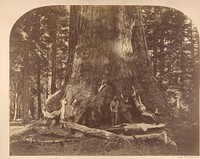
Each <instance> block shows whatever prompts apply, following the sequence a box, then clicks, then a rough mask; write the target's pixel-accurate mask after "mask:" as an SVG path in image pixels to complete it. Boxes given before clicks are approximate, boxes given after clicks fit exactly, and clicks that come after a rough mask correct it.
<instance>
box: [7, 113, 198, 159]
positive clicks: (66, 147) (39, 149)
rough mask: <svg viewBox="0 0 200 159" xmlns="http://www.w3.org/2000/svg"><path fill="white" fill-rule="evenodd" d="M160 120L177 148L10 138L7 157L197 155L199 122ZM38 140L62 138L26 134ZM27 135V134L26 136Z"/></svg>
mask: <svg viewBox="0 0 200 159" xmlns="http://www.w3.org/2000/svg"><path fill="white" fill-rule="evenodd" d="M160 121H164V122H165V124H166V130H165V131H166V132H167V134H168V136H169V137H170V138H171V139H173V140H174V141H175V142H176V144H177V147H178V150H177V151H176V150H175V149H174V147H171V146H169V145H166V144H164V143H163V142H161V141H158V140H148V141H133V142H130V141H124V140H120V139H119V140H116V141H108V140H104V139H99V138H95V137H86V138H84V139H83V138H82V139H78V140H68V141H65V142H59V143H37V142H32V143H30V142H25V141H21V142H12V141H14V140H16V139H19V137H15V138H11V139H10V141H11V142H12V143H11V144H10V155H14V156H18V155H20V156H23V155H30V156H38V155H59V156H64V155H84V156H85V155H87V156H91V155H92V156H98V155H106V156H113V155H138V156H140V155H145V156H146V155H155V156H156V155H161V156H162V155H199V129H198V128H199V127H198V123H195V122H194V120H193V119H192V118H191V117H190V118H188V115H186V116H182V117H179V118H174V117H171V118H169V117H160ZM21 127H23V125H21V124H17V123H11V126H10V130H11V132H12V133H13V132H15V131H17V130H19V129H20V128H21ZM29 133H30V134H29V135H34V137H36V138H37V139H42V140H46V139H51V140H56V139H61V138H60V137H58V136H42V135H37V134H35V132H29ZM26 135H27V134H26Z"/></svg>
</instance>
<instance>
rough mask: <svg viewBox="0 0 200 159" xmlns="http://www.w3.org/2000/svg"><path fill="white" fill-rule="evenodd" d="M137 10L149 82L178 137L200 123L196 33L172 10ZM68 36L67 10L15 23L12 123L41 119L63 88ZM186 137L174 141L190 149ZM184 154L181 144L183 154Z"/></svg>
mask: <svg viewBox="0 0 200 159" xmlns="http://www.w3.org/2000/svg"><path fill="white" fill-rule="evenodd" d="M141 11H142V16H143V24H144V29H145V36H146V41H147V46H148V55H149V57H150V63H151V66H152V72H153V77H154V78H155V79H154V80H155V81H156V84H157V86H158V88H159V90H160V91H161V92H163V93H164V98H166V101H167V102H168V104H169V106H170V107H168V108H166V109H170V110H169V112H170V116H172V118H169V117H168V118H167V119H166V118H164V117H163V118H162V117H160V120H161V121H164V122H165V123H169V125H170V124H171V123H174V125H176V126H174V127H173V126H172V128H171V130H170V131H171V132H173V134H176V135H178V134H180V130H179V126H180V127H181V130H182V129H188V128H189V129H190V128H192V127H193V126H196V125H197V123H196V121H198V118H199V117H198V111H199V108H198V102H199V101H198V98H199V97H198V96H199V95H198V93H199V90H198V88H199V70H198V69H199V35H198V32H197V28H196V27H195V25H194V24H193V22H192V20H191V19H189V18H188V17H187V16H186V15H184V14H183V13H181V12H179V11H177V10H175V9H172V8H166V7H156V6H151V7H150V6H142V9H141ZM69 34H70V8H69V6H51V7H44V8H38V9H34V10H32V11H30V12H28V13H26V14H25V15H23V16H22V17H21V18H20V19H19V20H18V21H17V22H16V23H15V25H14V26H13V29H12V31H11V34H10V120H12V121H15V120H22V121H23V122H24V123H28V122H29V121H31V120H39V119H40V118H42V117H43V113H42V109H44V108H45V101H46V100H47V99H48V97H49V96H50V95H52V94H54V93H55V92H56V91H58V90H60V89H61V88H62V87H63V86H65V85H66V83H67V82H68V78H69V76H70V74H71V72H70V69H69V68H71V67H72V66H71V61H72V60H73V58H71V57H70V53H69V52H70V51H69V50H70V46H69V41H70V40H71V39H70V35H69ZM161 113H163V112H161ZM163 114H164V113H163ZM174 119H175V120H174ZM180 123H181V124H182V125H179V124H180ZM188 126H190V127H188ZM183 132H184V131H183ZM190 133H192V132H190ZM188 134H189V133H188V132H187V134H181V135H182V136H181V135H180V136H181V138H180V140H178V142H182V140H184V142H187V141H188V143H189V145H190V144H192V142H191V143H190V141H193V139H191V138H190V136H185V135H188ZM172 136H173V135H172ZM184 137H185V139H184ZM195 137H196V136H194V140H195V139H196V138H195ZM192 138H193V137H192ZM186 149H187V147H186V145H183V150H182V151H184V150H186ZM188 151H189V150H188ZM194 151H195V150H194ZM190 152H191V153H193V152H192V150H190Z"/></svg>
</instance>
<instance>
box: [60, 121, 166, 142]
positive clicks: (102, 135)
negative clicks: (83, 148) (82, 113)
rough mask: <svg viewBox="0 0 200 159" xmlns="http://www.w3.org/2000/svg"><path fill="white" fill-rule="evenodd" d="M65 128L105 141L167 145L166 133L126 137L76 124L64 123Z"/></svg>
mask: <svg viewBox="0 0 200 159" xmlns="http://www.w3.org/2000/svg"><path fill="white" fill-rule="evenodd" d="M62 123H63V124H64V125H65V127H67V128H69V129H73V130H78V131H81V132H83V133H85V134H87V135H91V136H96V137H100V138H104V139H108V140H112V139H119V138H122V139H124V140H131V141H134V140H137V139H139V140H147V139H159V140H161V141H164V142H165V143H167V134H166V132H165V131H163V132H161V133H152V134H145V135H133V136H126V135H118V134H114V133H111V132H108V131H105V130H101V129H96V128H89V127H87V126H83V125H80V124H77V123H74V122H64V121H63V122H62Z"/></svg>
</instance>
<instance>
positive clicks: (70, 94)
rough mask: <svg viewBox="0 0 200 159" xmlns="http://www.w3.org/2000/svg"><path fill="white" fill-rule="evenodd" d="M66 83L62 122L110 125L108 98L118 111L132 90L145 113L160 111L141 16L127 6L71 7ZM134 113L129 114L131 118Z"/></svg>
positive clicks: (130, 97) (159, 98)
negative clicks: (71, 53) (69, 68)
mask: <svg viewBox="0 0 200 159" xmlns="http://www.w3.org/2000/svg"><path fill="white" fill-rule="evenodd" d="M71 19H73V21H71V24H70V26H71V28H70V29H71V30H72V31H74V34H71V35H70V36H73V38H72V37H71V39H74V40H75V41H73V40H71V41H70V42H71V43H72V42H73V43H74V44H73V45H71V47H72V48H70V49H71V51H74V57H73V58H74V59H73V69H72V74H71V79H70V80H69V83H68V84H67V85H66V88H65V93H64V96H65V99H66V106H65V117H66V118H70V117H73V119H74V121H75V122H78V123H80V124H84V125H89V126H95V125H96V124H97V123H99V124H100V123H102V122H110V109H109V104H110V102H111V100H112V98H113V96H114V95H116V96H117V97H118V100H119V101H120V105H121V106H123V105H124V103H125V102H124V101H123V100H124V99H123V98H121V95H123V97H124V98H125V99H127V98H128V97H129V101H128V103H129V104H130V105H131V106H132V108H133V107H134V102H133V99H132V94H133V89H132V86H134V87H135V88H136V89H137V90H138V92H139V93H140V94H141V100H142V102H143V103H144V104H145V105H146V106H147V109H149V110H150V108H153V107H163V106H164V101H163V100H162V98H161V95H160V93H159V92H157V91H158V90H157V88H156V86H155V84H154V81H153V76H152V74H151V71H152V69H151V66H150V63H149V58H148V52H147V51H148V48H147V45H146V40H145V35H144V29H143V23H142V17H141V11H140V8H139V7H132V6H71ZM135 111H137V110H134V108H133V109H131V113H132V116H134V113H135Z"/></svg>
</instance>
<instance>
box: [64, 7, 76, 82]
mask: <svg viewBox="0 0 200 159" xmlns="http://www.w3.org/2000/svg"><path fill="white" fill-rule="evenodd" d="M77 11H78V6H73V7H70V13H71V15H70V31H69V55H68V59H67V73H66V76H65V82H64V86H65V85H66V84H67V83H68V82H69V80H70V78H71V75H72V67H73V60H74V53H75V46H76V44H77V40H78V34H77V29H78V15H77ZM74 24H75V25H76V27H74V26H73V25H74Z"/></svg>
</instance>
